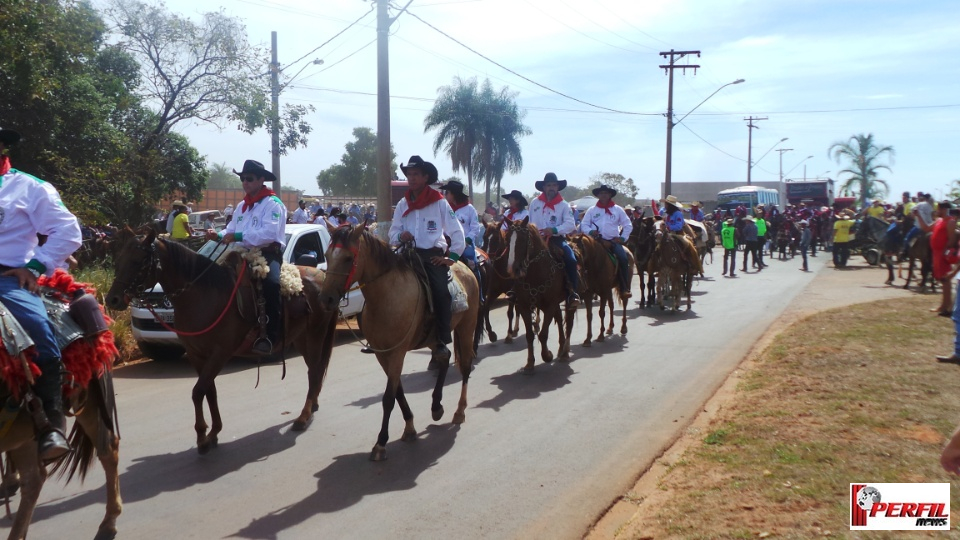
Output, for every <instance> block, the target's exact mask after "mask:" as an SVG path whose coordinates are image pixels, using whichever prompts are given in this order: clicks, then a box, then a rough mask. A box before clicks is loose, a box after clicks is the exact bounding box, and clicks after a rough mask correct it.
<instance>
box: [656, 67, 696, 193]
mask: <svg viewBox="0 0 960 540" xmlns="http://www.w3.org/2000/svg"><path fill="white" fill-rule="evenodd" d="M688 54H695V55H697V58H700V51H675V50H673V49H670V52H661V53H660V56H662V57H664V58H667V57H668V56H669V57H670V63H669V64H666V65H663V64H661V65H660V68H661V69H663V70H665V71H666V72H667V75H669V78H670V82H669V83H668V86H667V165H666V171H665V172H664V176H663V193H662V194H661V196H662V197H666V196H667V195H669V194H670V192H671V191H672V190H673V183H672V181H671V180H672V174H673V171H672V170H671V169H672V168H673V126H674V123H673V70H674V69H682V70H684V73H686V70H687V68H690V69H693V72H694V73H696V72H697V68H699V67H700V66H699V65H691V64H687V65H683V66H678V65H676V61H677V60H679V59H681V58H683V57H684V56H687V55H688Z"/></svg>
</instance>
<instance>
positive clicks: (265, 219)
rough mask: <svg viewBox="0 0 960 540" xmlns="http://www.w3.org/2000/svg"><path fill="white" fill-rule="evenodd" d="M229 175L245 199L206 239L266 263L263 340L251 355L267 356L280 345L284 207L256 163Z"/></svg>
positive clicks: (268, 174)
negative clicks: (235, 246)
mask: <svg viewBox="0 0 960 540" xmlns="http://www.w3.org/2000/svg"><path fill="white" fill-rule="evenodd" d="M233 172H234V174H237V175H238V176H240V180H241V181H242V182H243V192H244V193H246V196H244V198H243V200H242V201H240V203H237V210H238V211H237V212H236V213H235V214H234V219H232V220H231V221H230V223H228V224H227V227H226V228H225V229H224V230H223V231H221V232H217V231H214V230H212V229H210V230H207V239H209V240H219V241H221V242H223V243H224V244H230V243H233V242H239V243H240V245H242V246H243V247H245V248H260V252H261V253H262V254H263V258H264V259H266V260H267V265H268V267H269V268H270V272H269V274H267V277H265V278H264V279H263V280H262V282H261V284H262V287H263V296H264V301H265V303H266V306H265V307H266V316H267V328H266V338H263V337H260V338H258V339H257V340H256V341H255V342H254V344H253V348H252V351H253V352H254V353H255V354H260V355H269V354H270V353H271V352H272V351H273V346H274V344H282V342H283V338H282V336H281V333H282V331H283V317H282V315H281V309H282V306H281V303H280V265H281V264H282V263H283V248H284V246H285V245H286V243H287V239H286V226H287V207H286V206H284V205H283V203H282V202H281V201H280V199H279V198H278V197H277V194H276V193H274V191H273V190H272V189H270V188H268V187H267V186H265V185H264V182H266V181H267V180H270V181H271V182H272V181H275V180H276V179H277V177H276V175H274V174H273V173H272V172H270V171H268V170H266V169H264V168H263V164H262V163H260V162H259V161H254V160H252V159H248V160H246V161H244V162H243V170H241V171H240V172H237V171H236V170H234V171H233ZM241 203H242V204H241Z"/></svg>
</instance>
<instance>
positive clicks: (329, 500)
mask: <svg viewBox="0 0 960 540" xmlns="http://www.w3.org/2000/svg"><path fill="white" fill-rule="evenodd" d="M459 431H460V427H459V426H454V425H450V424H446V425H429V426H427V428H426V430H424V431H422V432H420V438H419V439H417V441H416V442H413V443H405V442H401V441H393V442H390V443H387V454H388V455H389V456H390V459H388V460H387V461H382V462H378V463H371V462H370V460H369V454H368V453H366V452H363V453H356V454H347V455H343V456H338V457H335V458H334V459H333V463H331V464H330V465H328V466H327V467H326V468H325V469H323V470H322V471H320V472H318V473H317V474H315V475H314V476H316V478H317V491H316V492H315V493H313V494H312V495H310V496H309V497H307V498H305V499H303V500H302V501H300V502H298V503H296V504H293V505H290V506H287V507H284V508H281V509H278V510H276V511H274V512H271V513H269V514H267V515H265V516H263V517H259V518H256V519H254V520H253V521H251V522H250V524H249V525H247V526H246V527H244V528H243V529H240V530H239V531H237V532H236V533H234V534H232V535H230V536H231V537H237V538H251V539H270V540H272V539H276V538H279V536H280V533H282V532H283V531H284V530H286V529H289V528H291V527H293V526H296V525H298V524H300V523H303V522H305V521H307V520H309V519H310V518H312V517H313V516H315V515H317V514H328V513H332V512H337V511H339V510H343V509H345V508H349V507H350V506H353V505H355V504H357V503H358V502H360V501H361V500H363V498H364V497H366V496H368V495H376V494H379V493H390V492H394V491H407V490H410V489H413V488H414V487H416V486H417V478H418V477H419V476H420V473H422V472H424V471H426V470H427V469H429V468H431V467H433V466H434V465H436V464H437V462H438V461H439V460H440V458H441V457H442V456H444V455H445V454H446V453H447V452H449V451H450V449H451V448H453V443H454V441H455V440H456V438H457V433H458V432H459ZM370 435H371V439H373V435H374V433H373V432H371V434H370ZM370 517H371V519H376V516H370ZM343 535H344V536H350V534H349V532H347V531H344V532H343Z"/></svg>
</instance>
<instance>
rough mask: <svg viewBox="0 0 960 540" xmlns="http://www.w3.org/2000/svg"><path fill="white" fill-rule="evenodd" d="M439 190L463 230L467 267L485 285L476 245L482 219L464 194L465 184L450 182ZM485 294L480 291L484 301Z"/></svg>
mask: <svg viewBox="0 0 960 540" xmlns="http://www.w3.org/2000/svg"><path fill="white" fill-rule="evenodd" d="M437 189H439V190H440V191H442V192H443V194H444V197H446V199H447V204H449V205H450V208H451V209H452V210H453V215H454V216H456V218H457V221H459V222H460V227H461V228H463V236H464V242H465V243H466V245H467V247H466V248H464V250H463V257H462V259H463V260H464V261H465V262H466V263H467V266H469V267H470V269H471V270H473V275H475V276H477V283H481V284H482V283H483V280H482V279H480V265H479V264H478V263H477V249H476V247H474V244H475V243H476V242H477V241H478V240H479V239H480V238H481V232H480V230H481V229H480V217H479V216H478V215H477V209H476V208H474V207H473V205H472V204H470V200H469V199H468V198H467V194H466V193H464V192H463V184H462V183H460V182H458V181H456V180H450V181H449V182H447V183H446V184H443V185H440V186H437ZM483 295H484V292H483V291H480V300H481V301H483Z"/></svg>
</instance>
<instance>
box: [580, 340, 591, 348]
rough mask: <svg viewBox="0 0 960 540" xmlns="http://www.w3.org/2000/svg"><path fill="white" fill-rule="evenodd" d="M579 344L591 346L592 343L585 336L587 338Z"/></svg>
mask: <svg viewBox="0 0 960 540" xmlns="http://www.w3.org/2000/svg"><path fill="white" fill-rule="evenodd" d="M581 345H582V346H583V347H591V346H593V343H590V338H587V340H586V341H584V342H583V343H582V344H581Z"/></svg>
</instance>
